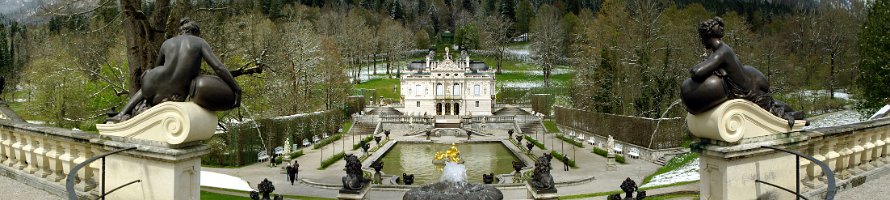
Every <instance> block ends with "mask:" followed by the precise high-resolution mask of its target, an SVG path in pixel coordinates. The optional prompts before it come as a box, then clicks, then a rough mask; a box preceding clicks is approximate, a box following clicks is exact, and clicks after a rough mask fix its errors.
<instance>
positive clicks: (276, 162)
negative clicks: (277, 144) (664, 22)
mask: <svg viewBox="0 0 890 200" xmlns="http://www.w3.org/2000/svg"><path fill="white" fill-rule="evenodd" d="M272 162H273V163H275V165H279V164H281V162H284V158H282V156H278V157H275V160H273V161H272Z"/></svg>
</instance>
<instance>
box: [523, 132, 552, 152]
mask: <svg viewBox="0 0 890 200" xmlns="http://www.w3.org/2000/svg"><path fill="white" fill-rule="evenodd" d="M524 136H525V140H526V141H529V142H531V143H532V144H534V145H535V146H536V147H538V148H539V149H543V150H547V147H545V146H544V144H542V143H541V142H539V141H538V140H536V139H535V138H533V137H531V136H528V135H524Z"/></svg>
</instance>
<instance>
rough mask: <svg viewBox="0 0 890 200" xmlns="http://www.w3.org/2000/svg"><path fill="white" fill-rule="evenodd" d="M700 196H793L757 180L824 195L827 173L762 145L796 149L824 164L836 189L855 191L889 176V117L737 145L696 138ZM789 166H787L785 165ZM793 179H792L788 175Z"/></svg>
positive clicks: (751, 139) (806, 161)
mask: <svg viewBox="0 0 890 200" xmlns="http://www.w3.org/2000/svg"><path fill="white" fill-rule="evenodd" d="M700 140H701V141H700V142H699V143H698V144H697V145H696V146H698V147H699V151H700V152H701V159H702V160H701V166H700V172H701V180H702V188H701V195H702V197H703V198H705V197H707V198H710V199H749V197H753V198H771V197H777V198H778V199H787V198H793V194H791V193H788V192H785V191H781V190H778V189H776V188H773V187H772V186H767V185H765V184H760V183H755V181H754V180H760V181H765V182H770V183H772V184H776V185H779V186H782V187H785V188H788V189H791V190H792V191H793V190H795V187H796V183H800V193H801V194H802V195H804V196H805V197H809V198H811V199H812V198H822V197H823V196H824V195H825V194H826V191H827V189H828V188H827V175H826V172H824V171H823V170H822V169H821V167H819V166H818V165H817V164H816V163H814V162H810V161H809V160H806V159H804V158H800V163H799V165H797V166H794V163H795V156H794V155H792V154H787V153H783V152H778V151H774V150H771V149H765V148H760V147H762V146H771V147H778V148H783V149H788V150H794V151H798V152H800V153H802V154H804V155H809V156H812V157H813V158H815V159H816V160H819V161H821V162H823V163H825V164H826V165H827V166H828V167H829V168H830V169H831V171H832V172H833V173H834V175H835V181H836V189H837V190H838V191H840V190H844V189H847V188H852V187H856V186H858V185H860V184H862V183H864V182H865V181H867V180H868V179H870V178H873V177H874V176H872V175H879V174H884V173H890V159H887V157H888V154H890V152H888V151H890V118H883V119H878V120H871V121H865V122H860V123H854V124H848V125H841V126H834V127H825V128H817V129H810V130H801V131H792V132H786V133H778V134H771V135H764V136H757V137H750V138H743V139H741V140H739V141H737V142H727V141H719V140H714V139H705V138H701V139H700ZM789 163H790V165H789ZM795 171H797V172H798V173H799V174H798V175H799V179H798V180H797V181H795V176H794V172H795Z"/></svg>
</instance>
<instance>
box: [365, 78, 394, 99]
mask: <svg viewBox="0 0 890 200" xmlns="http://www.w3.org/2000/svg"><path fill="white" fill-rule="evenodd" d="M398 85H399V79H396V78H389V79H372V80H369V81H365V82H364V83H360V84H357V85H355V88H364V89H376V90H377V95H378V96H383V98H392V99H395V100H398V99H399V94H398V93H396V91H394V90H393V87H398Z"/></svg>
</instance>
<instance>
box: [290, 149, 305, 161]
mask: <svg viewBox="0 0 890 200" xmlns="http://www.w3.org/2000/svg"><path fill="white" fill-rule="evenodd" d="M288 156H289V158H290V159H296V158H299V157H300V156H303V150H299V151H294V152H290V155H288Z"/></svg>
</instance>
